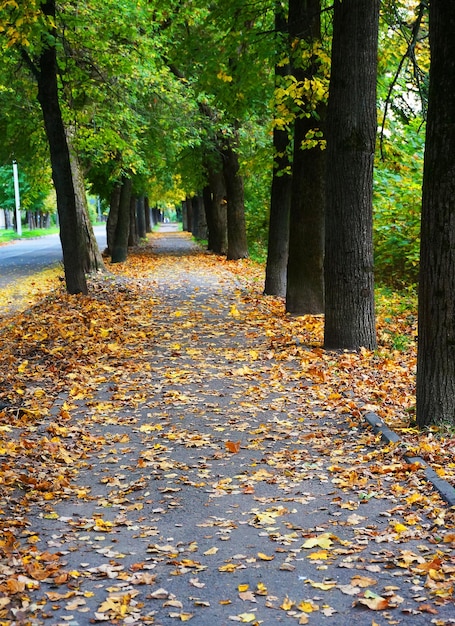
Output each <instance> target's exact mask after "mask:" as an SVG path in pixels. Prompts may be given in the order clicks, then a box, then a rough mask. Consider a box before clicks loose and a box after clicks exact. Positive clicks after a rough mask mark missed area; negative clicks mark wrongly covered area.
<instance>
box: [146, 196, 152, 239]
mask: <svg viewBox="0 0 455 626" xmlns="http://www.w3.org/2000/svg"><path fill="white" fill-rule="evenodd" d="M144 215H145V232H146V234H147V233H151V232H152V226H153V224H152V215H151V210H150V203H149V199H148V196H145V197H144Z"/></svg>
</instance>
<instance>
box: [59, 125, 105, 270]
mask: <svg viewBox="0 0 455 626" xmlns="http://www.w3.org/2000/svg"><path fill="white" fill-rule="evenodd" d="M66 139H67V142H68V150H69V154H70V162H71V172H72V176H73V184H74V193H75V197H76V210H77V216H78V224H79V226H80V228H81V241H82V247H83V256H84V260H83V265H84V271H85V272H86V273H87V274H90V273H92V272H104V271H105V270H106V267H105V265H104V261H103V257H102V256H101V253H100V250H99V248H98V243H97V241H96V238H95V234H94V232H93V226H92V223H91V221H90V218H89V215H88V205H87V196H86V193H85V184H84V177H83V174H82V169H81V165H80V162H79V158H78V156H77V154H76V152H75V150H74V147H73V144H72V140H71V136H70V133H69V131H68V130H66Z"/></svg>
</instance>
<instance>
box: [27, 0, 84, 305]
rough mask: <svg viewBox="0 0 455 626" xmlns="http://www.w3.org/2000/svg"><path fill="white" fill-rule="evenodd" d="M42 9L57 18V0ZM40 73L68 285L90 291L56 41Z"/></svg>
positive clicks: (40, 62)
mask: <svg viewBox="0 0 455 626" xmlns="http://www.w3.org/2000/svg"><path fill="white" fill-rule="evenodd" d="M41 10H42V12H43V13H44V14H45V15H46V16H47V17H50V18H53V19H55V0H47V1H46V2H45V3H44V4H43V5H42V6H41ZM50 34H53V33H50ZM36 75H37V80H38V101H39V103H40V105H41V110H42V112H43V118H44V126H45V129H46V135H47V139H48V142H49V151H50V157H51V167H52V178H53V181H54V186H55V192H56V195H57V211H58V216H59V222H60V240H61V243H62V252H63V266H64V271H65V280H66V288H67V291H68V292H69V293H70V294H77V293H84V294H86V293H87V281H86V279H85V272H84V261H85V257H84V246H83V241H82V236H81V229H80V227H79V223H78V219H77V207H76V195H75V191H74V184H73V177H72V172H71V162H70V154H69V149H68V143H67V140H66V134H65V127H64V124H63V119H62V113H61V109H60V102H59V94H58V86H57V53H56V48H55V44H53V43H49V45H48V47H44V48H43V50H42V52H41V54H40V57H39V59H38V71H37V74H36Z"/></svg>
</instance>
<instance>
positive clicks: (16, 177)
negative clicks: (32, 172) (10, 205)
mask: <svg viewBox="0 0 455 626" xmlns="http://www.w3.org/2000/svg"><path fill="white" fill-rule="evenodd" d="M13 178H14V197H15V199H16V232H17V235H18V237H22V221H21V196H20V193H19V175H18V172H17V161H13Z"/></svg>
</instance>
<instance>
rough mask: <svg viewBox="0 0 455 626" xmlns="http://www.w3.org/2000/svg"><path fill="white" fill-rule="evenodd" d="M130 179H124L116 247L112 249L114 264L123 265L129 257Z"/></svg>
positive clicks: (116, 231) (115, 240) (115, 239)
mask: <svg viewBox="0 0 455 626" xmlns="http://www.w3.org/2000/svg"><path fill="white" fill-rule="evenodd" d="M132 187H133V185H132V181H131V179H130V178H127V177H123V178H122V186H121V191H120V200H119V210H118V219H117V225H116V229H115V237H114V245H113V248H112V258H111V261H112V263H123V262H124V261H126V259H127V256H128V237H129V234H130V203H131V192H132Z"/></svg>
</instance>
